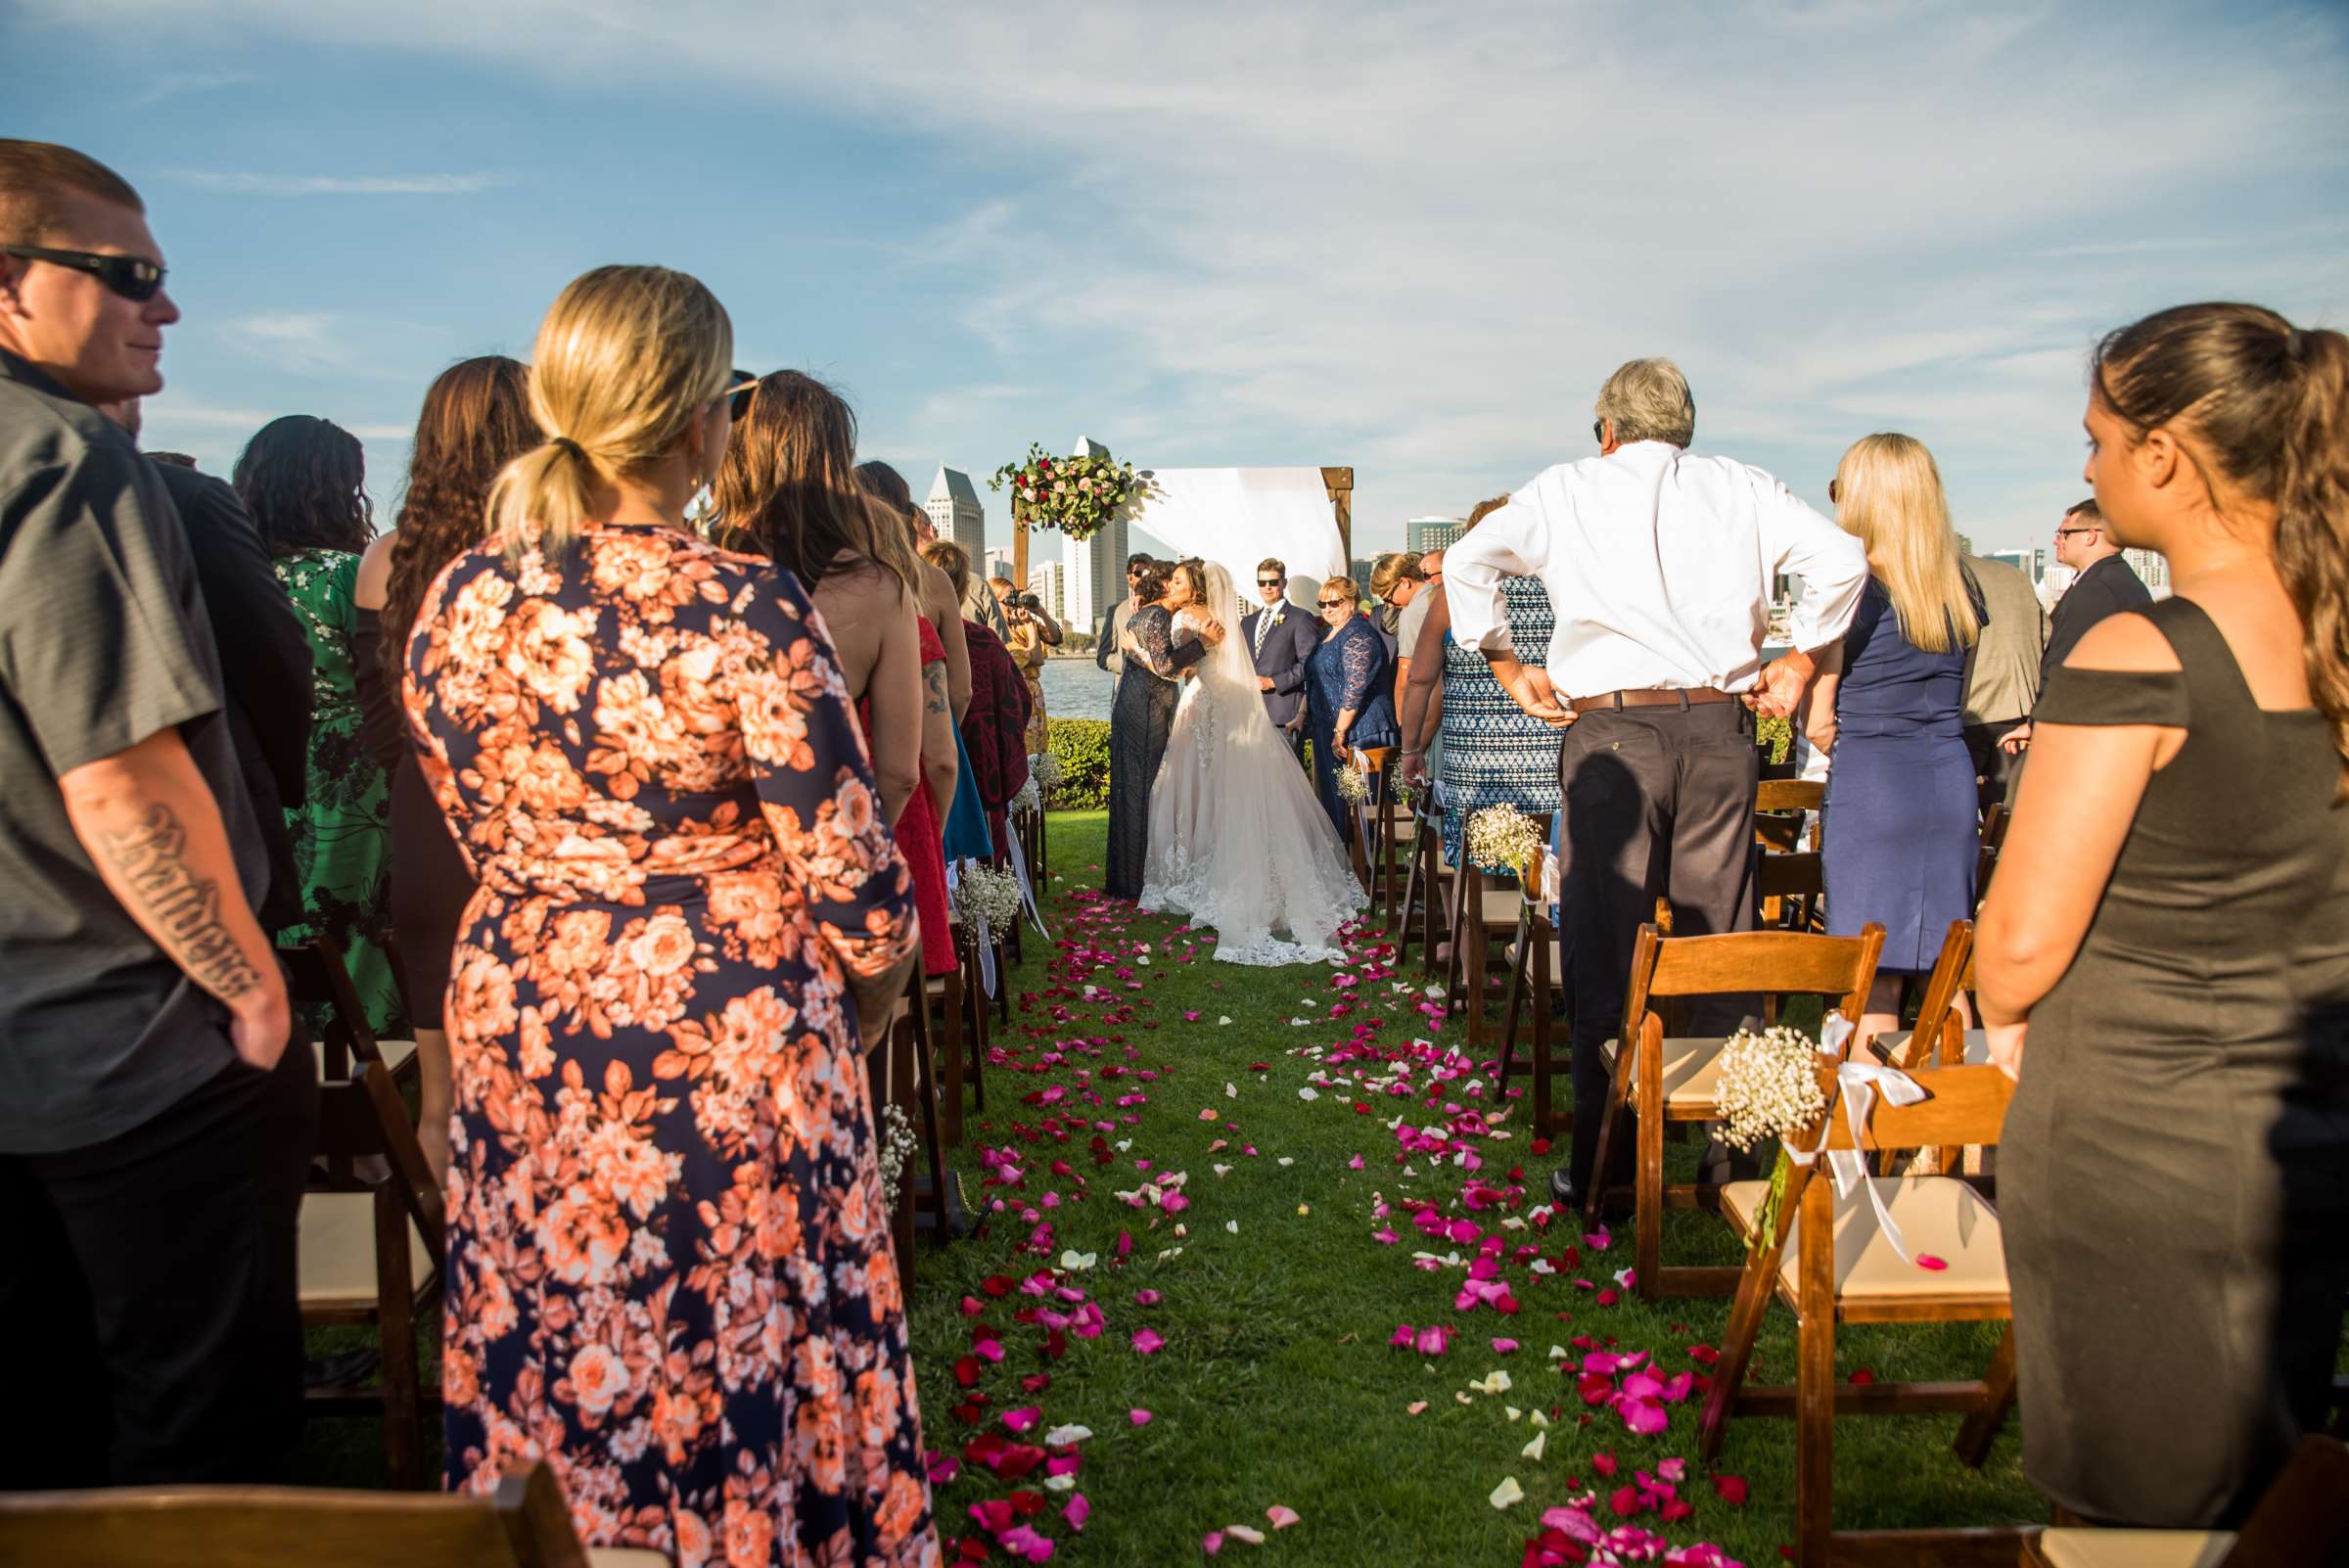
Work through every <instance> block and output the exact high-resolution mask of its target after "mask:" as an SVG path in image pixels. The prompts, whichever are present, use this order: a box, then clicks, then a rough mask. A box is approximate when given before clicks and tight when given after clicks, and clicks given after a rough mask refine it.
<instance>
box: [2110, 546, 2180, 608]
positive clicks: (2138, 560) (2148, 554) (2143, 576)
mask: <svg viewBox="0 0 2349 1568" xmlns="http://www.w3.org/2000/svg"><path fill="white" fill-rule="evenodd" d="M2121 559H2122V560H2124V561H2126V562H2128V563H2129V570H2130V571H2132V572H2134V573H2136V574H2137V579H2138V580H2139V581H2140V582H2142V583H2143V584H2144V585H2145V591H2146V592H2147V593H2149V594H2151V595H2152V596H2153V597H2154V598H2156V599H2166V598H2168V597H2169V596H2170V558H2169V557H2168V556H2166V555H2163V554H2162V553H2161V552H2160V551H2158V550H2123V551H2122V552H2121Z"/></svg>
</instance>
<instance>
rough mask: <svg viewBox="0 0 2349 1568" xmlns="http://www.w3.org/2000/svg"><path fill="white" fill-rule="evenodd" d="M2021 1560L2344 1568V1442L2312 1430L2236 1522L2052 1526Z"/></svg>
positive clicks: (2348, 1463) (2347, 1454)
mask: <svg viewBox="0 0 2349 1568" xmlns="http://www.w3.org/2000/svg"><path fill="white" fill-rule="evenodd" d="M2022 1560H2023V1568H2342V1565H2343V1564H2349V1448H2345V1447H2343V1446H2342V1444H2341V1440H2340V1439H2338V1438H2335V1437H2327V1436H2326V1435H2325V1434H2324V1433H2321V1432H2311V1433H2309V1434H2308V1435H2307V1436H2305V1437H2303V1438H2301V1440H2300V1447H2299V1448H2298V1449H2296V1450H2294V1451H2293V1453H2292V1457H2291V1462H2290V1463H2288V1464H2286V1465H2285V1466H2284V1467H2283V1473H2282V1474H2281V1475H2279V1476H2278V1477H2277V1478H2276V1479H2275V1481H2274V1482H2273V1483H2272V1484H2271V1485H2270V1486H2269V1487H2268V1490H2267V1491H2266V1492H2265V1493H2264V1494H2262V1495H2261V1497H2260V1499H2259V1501H2258V1502H2257V1503H2256V1504H2255V1505H2254V1506H2253V1507H2252V1509H2251V1516H2250V1517H2249V1518H2247V1519H2245V1520H2244V1521H2243V1528H2242V1529H2241V1530H2240V1531H2234V1530H2090V1529H2080V1528H2070V1527H2057V1528H2055V1529H2052V1530H2044V1531H2041V1532H2040V1533H2039V1534H2038V1535H2037V1536H2035V1537H2033V1538H2031V1539H2030V1540H2029V1541H2028V1542H2026V1543H2025V1545H2024V1550H2023V1559H2022Z"/></svg>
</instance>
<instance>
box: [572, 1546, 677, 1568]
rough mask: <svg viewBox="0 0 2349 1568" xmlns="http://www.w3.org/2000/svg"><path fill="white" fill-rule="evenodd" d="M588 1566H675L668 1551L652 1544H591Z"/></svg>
mask: <svg viewBox="0 0 2349 1568" xmlns="http://www.w3.org/2000/svg"><path fill="white" fill-rule="evenodd" d="M587 1568H673V1565H672V1564H671V1563H670V1561H669V1557H668V1552H666V1551H655V1550H653V1549H652V1548H651V1547H650V1546H589V1547H588V1548H587Z"/></svg>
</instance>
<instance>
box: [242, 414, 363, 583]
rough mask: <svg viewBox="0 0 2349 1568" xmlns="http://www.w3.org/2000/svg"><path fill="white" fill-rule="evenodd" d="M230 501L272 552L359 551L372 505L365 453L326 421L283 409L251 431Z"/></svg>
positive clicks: (357, 442) (332, 424) (352, 440)
mask: <svg viewBox="0 0 2349 1568" xmlns="http://www.w3.org/2000/svg"><path fill="white" fill-rule="evenodd" d="M230 477H231V483H233V484H235V485H236V488H237V498H238V499H239V500H241V501H243V502H244V503H245V510H246V511H247V512H248V513H250V514H251V515H252V517H253V527H254V528H255V529H257V530H260V535H261V547H262V548H263V549H265V550H267V551H268V552H269V553H270V554H271V555H272V556H279V555H295V554H298V553H299V552H300V551H303V550H347V551H349V552H350V553H352V554H354V555H355V554H357V553H358V552H359V551H361V550H364V549H366V548H367V541H368V540H369V539H372V538H374V537H375V504H374V503H373V502H372V501H370V500H368V499H367V454H366V452H365V450H364V449H362V448H361V447H360V445H359V438H357V437H356V436H353V435H352V434H351V433H350V432H348V431H346V430H345V429H344V428H343V427H342V426H340V425H338V424H336V423H334V422H333V421H332V420H326V419H320V418H318V417H317V416H315V415H313V414H288V415H286V416H285V417H284V418H282V419H273V420H271V421H270V422H269V423H268V424H266V425H263V426H262V427H261V428H260V429H259V430H258V431H256V432H254V434H253V439H251V440H249V441H247V442H246V443H245V450H244V451H242V452H240V453H239V454H238V455H237V466H236V468H235V469H234V470H233V471H232V472H231V476H230Z"/></svg>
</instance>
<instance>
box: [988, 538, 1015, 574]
mask: <svg viewBox="0 0 2349 1568" xmlns="http://www.w3.org/2000/svg"><path fill="white" fill-rule="evenodd" d="M983 570H984V575H985V576H990V577H1001V578H1003V579H1004V580H1005V581H1010V580H1012V576H1011V546H1009V545H1007V544H998V545H996V546H995V547H994V548H993V549H991V550H990V551H988V552H987V555H986V557H985V558H984V561H983Z"/></svg>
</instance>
